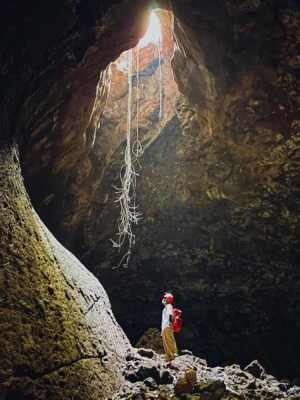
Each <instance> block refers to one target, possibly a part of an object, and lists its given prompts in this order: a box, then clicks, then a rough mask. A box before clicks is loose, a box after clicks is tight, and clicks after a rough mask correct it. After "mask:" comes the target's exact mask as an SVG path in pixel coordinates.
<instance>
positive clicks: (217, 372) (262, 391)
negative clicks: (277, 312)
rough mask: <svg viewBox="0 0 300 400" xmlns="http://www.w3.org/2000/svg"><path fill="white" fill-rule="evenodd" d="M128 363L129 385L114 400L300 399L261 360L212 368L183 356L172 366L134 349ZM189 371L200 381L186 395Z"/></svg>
mask: <svg viewBox="0 0 300 400" xmlns="http://www.w3.org/2000/svg"><path fill="white" fill-rule="evenodd" d="M183 353H185V352H183ZM188 353H190V352H188ZM126 360H127V364H126V367H125V368H124V371H123V375H124V377H125V379H126V383H125V384H124V386H123V387H122V389H121V390H120V391H119V393H117V394H116V395H115V396H114V397H113V398H111V399H110V400H125V399H126V400H148V399H149V400H150V399H161V400H168V399H173V400H280V399H288V400H299V399H300V387H298V386H293V385H292V384H290V383H286V382H285V383H283V382H280V381H278V380H277V379H276V378H275V377H273V376H272V375H268V374H267V373H266V371H265V369H264V368H263V367H262V366H261V365H260V364H259V362H258V361H257V360H255V361H253V362H252V363H251V364H249V365H248V366H247V367H245V368H244V369H242V368H241V367H240V366H239V365H236V364H234V365H230V366H227V367H224V368H222V367H215V368H211V367H208V366H207V362H206V361H205V360H203V359H201V358H199V357H195V356H193V355H192V354H183V355H180V356H178V357H177V358H176V359H175V360H174V361H173V363H172V365H171V366H170V365H167V364H166V363H165V362H164V359H163V356H162V355H160V354H157V353H155V352H154V351H152V350H150V349H144V348H140V349H134V352H130V353H128V355H127V359H126ZM186 371H195V373H196V378H197V380H196V383H195V384H194V383H192V384H191V385H190V388H189V389H186V391H187V392H182V390H181V389H182V387H183V386H182V382H183V378H184V376H185V373H186ZM192 375H193V374H192ZM187 387H188V386H187Z"/></svg>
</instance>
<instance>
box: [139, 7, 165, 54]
mask: <svg viewBox="0 0 300 400" xmlns="http://www.w3.org/2000/svg"><path fill="white" fill-rule="evenodd" d="M159 41H161V29H160V22H159V19H158V18H157V16H156V14H155V12H154V11H151V14H150V22H149V26H148V29H147V32H146V33H145V35H144V36H143V37H142V39H140V41H139V43H138V46H139V47H145V46H147V45H148V44H149V43H158V42H159Z"/></svg>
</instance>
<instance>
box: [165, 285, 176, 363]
mask: <svg viewBox="0 0 300 400" xmlns="http://www.w3.org/2000/svg"><path fill="white" fill-rule="evenodd" d="M173 300H174V297H173V295H172V294H171V293H165V294H164V296H163V299H162V304H163V305H164V309H163V312H162V320H161V335H162V341H163V346H164V352H165V360H166V362H167V363H169V364H171V361H172V360H174V358H175V357H176V356H178V351H177V346H176V341H175V338H174V330H173V325H172V321H173V306H172V303H173Z"/></svg>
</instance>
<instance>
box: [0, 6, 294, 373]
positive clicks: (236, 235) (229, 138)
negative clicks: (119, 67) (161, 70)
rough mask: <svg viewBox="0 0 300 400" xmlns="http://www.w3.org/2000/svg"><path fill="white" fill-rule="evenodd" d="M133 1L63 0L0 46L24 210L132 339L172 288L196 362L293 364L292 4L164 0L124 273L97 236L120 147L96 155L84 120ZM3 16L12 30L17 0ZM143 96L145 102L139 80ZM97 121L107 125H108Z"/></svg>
mask: <svg viewBox="0 0 300 400" xmlns="http://www.w3.org/2000/svg"><path fill="white" fill-rule="evenodd" d="M83 3H84V4H83ZM137 3H138V4H137ZM146 3H147V2H145V3H144V2H133V1H132V2H130V1H126V2H121V7H115V8H114V9H111V10H110V12H109V13H108V14H107V15H106V17H105V18H103V16H104V14H105V12H106V11H107V10H108V8H109V6H110V5H112V2H99V1H90V2H72V1H71V2H68V3H67V4H65V8H59V9H60V10H61V11H60V12H59V18H58V16H57V13H56V12H55V13H51V12H48V11H49V10H47V12H44V10H40V15H42V16H43V18H42V19H39V18H34V15H31V14H30V15H31V17H30V18H29V21H28V20H26V19H25V24H28V22H30V23H31V25H32V29H31V30H30V31H29V32H28V34H27V35H24V42H23V43H21V45H19V44H18V43H17V40H15V39H16V37H17V34H18V33H19V35H20V31H21V30H22V29H21V30H19V31H18V30H17V31H10V35H9V36H8V37H6V39H8V40H7V48H4V50H3V47H1V52H2V53H1V54H4V56H6V58H5V63H2V72H3V73H4V77H5V82H6V84H5V86H3V87H1V90H3V91H4V94H5V96H2V98H4V99H5V104H6V107H4V108H1V113H0V115H1V123H2V130H1V135H4V136H5V137H8V136H9V135H11V133H12V132H14V133H15V134H19V136H22V135H24V133H26V134H27V138H28V141H25V142H23V151H24V153H23V154H24V162H23V165H24V170H25V174H26V181H27V185H28V188H29V191H30V195H31V196H32V198H33V200H34V204H35V205H36V208H37V209H38V211H39V213H40V215H41V216H42V218H43V219H45V221H46V222H47V225H48V226H51V228H52V229H53V230H54V232H55V233H56V234H57V235H58V236H59V238H60V239H61V240H63V241H64V243H66V244H68V246H69V248H70V249H72V250H74V251H76V252H77V255H78V256H80V257H81V258H82V259H83V260H84V261H85V262H86V263H87V264H88V265H89V266H90V268H91V270H93V271H94V272H95V273H96V274H97V275H98V276H99V277H100V278H101V281H102V282H103V283H104V284H105V287H106V288H107V289H108V291H109V294H110V295H111V298H112V303H113V308H114V310H115V312H116V314H117V317H118V320H119V321H120V322H121V324H122V325H123V326H124V327H125V328H126V331H127V332H128V333H129V334H130V337H131V339H132V340H133V341H135V340H136V339H138V337H140V336H141V334H142V333H143V332H144V331H145V330H146V329H147V328H148V327H149V326H158V324H159V318H160V312H161V310H160V296H161V293H162V291H164V290H165V289H173V291H174V294H175V296H176V300H177V304H178V305H180V308H181V307H182V308H183V309H184V318H185V319H184V330H183V332H182V334H181V339H180V337H179V341H181V343H182V345H184V347H186V346H190V347H193V349H194V351H195V352H196V353H198V354H201V355H203V356H205V357H207V358H208V360H209V362H214V363H216V362H230V361H231V362H232V361H239V362H242V363H248V362H249V361H250V360H252V359H253V358H258V359H259V360H260V361H263V364H264V365H266V367H267V369H268V370H269V371H271V372H272V373H274V374H281V375H285V376H287V375H289V376H295V375H296V374H298V360H299V353H300V344H299V337H300V333H299V325H300V323H299V315H300V314H299V304H300V302H299V299H300V293H299V290H300V289H299V288H300V285H299V268H298V259H299V227H300V225H299V215H298V213H299V182H300V179H299V168H298V163H299V149H300V147H299V143H300V142H299V116H298V108H299V96H298V89H299V87H298V83H297V80H298V78H299V70H298V69H299V57H298V56H297V48H298V46H299V7H298V2H297V1H296V0H295V1H293V0H284V1H281V0H280V1H272V0H271V1H268V2H265V1H259V0H253V1H252V0H243V1H235V0H225V1H219V0H214V1H210V2H207V1H202V0H199V1H197V2H195V1H188V0H186V1H176V0H172V2H171V3H172V7H173V11H174V13H175V16H176V17H177V18H178V21H177V22H176V21H175V31H176V35H177V38H178V40H179V42H180V48H181V52H178V51H177V53H176V54H175V57H174V59H173V61H172V66H173V70H174V75H175V78H176V82H177V84H178V88H179V90H180V91H181V92H182V96H181V98H180V101H178V102H177V105H176V107H174V109H173V110H172V112H173V114H174V115H173V117H172V118H171V119H169V118H168V120H167V121H164V126H161V127H160V132H156V131H155V132H153V133H154V134H155V135H154V137H155V138H156V139H155V140H154V141H151V144H150V145H149V146H148V147H147V148H146V150H145V152H144V154H143V157H142V159H141V163H142V166H143V169H142V171H141V177H140V180H139V193H138V196H139V203H140V209H141V211H142V213H143V214H144V219H143V221H142V223H141V224H140V225H139V227H137V229H136V231H135V232H136V235H137V243H136V246H135V254H134V255H133V258H132V263H131V266H130V269H129V270H128V271H123V270H113V271H112V270H111V268H112V267H113V266H115V265H116V264H117V263H118V260H119V259H120V255H119V254H116V253H114V252H113V251H112V249H111V247H110V242H109V238H110V237H112V236H113V234H114V233H115V231H114V223H115V219H116V216H117V213H116V209H115V208H114V206H113V199H114V193H113V191H114V190H113V185H114V184H115V183H117V182H118V180H117V173H118V167H119V165H120V164H121V162H122V148H123V147H122V146H123V145H122V144H119V145H118V146H119V147H115V145H116V144H117V143H115V142H114V141H111V144H112V146H113V148H107V151H108V153H111V154H112V155H113V156H112V157H111V158H110V159H104V161H103V157H102V158H101V157H99V154H100V153H101V151H102V150H101V149H102V147H101V146H102V143H101V134H102V133H101V132H102V131H101V127H100V129H98V130H96V137H95V129H94V128H95V125H96V124H97V123H98V120H97V118H95V119H94V118H92V121H90V119H89V118H90V114H91V110H92V108H93V104H94V94H95V87H96V84H97V82H98V77H99V74H100V70H103V71H102V75H101V81H100V84H99V87H98V94H99V99H100V101H99V104H98V108H99V111H100V110H102V109H103V104H104V102H105V99H106V95H107V88H108V83H109V76H108V71H107V70H105V68H106V66H107V64H108V63H109V62H110V61H112V60H114V59H115V58H116V57H117V56H118V55H119V54H120V53H121V51H123V50H124V49H127V48H129V47H130V46H132V45H135V44H136V43H137V40H138V37H139V36H140V35H141V34H142V30H143V24H142V23H141V24H140V22H142V21H143V15H144V14H143V10H144V6H145V5H146ZM161 3H165V5H166V6H168V4H169V2H161ZM36 4H40V3H39V2H36ZM49 4H50V3H49ZM51 4H53V7H55V5H56V3H55V2H52V3H51ZM10 7H12V9H13V6H10ZM135 7H136V8H135ZM33 10H35V8H33ZM1 14H2V15H4V16H5V12H4V13H1ZM12 14H13V13H12ZM15 15H16V17H15V18H16V20H15V22H16V24H14V26H15V25H16V26H21V27H22V23H23V22H24V21H23V13H22V8H21V9H19V10H18V12H17V13H16V14H15ZM131 17H132V18H131ZM51 18H55V19H56V22H57V23H56V24H55V27H56V29H55V32H53V29H52V30H47V29H39V28H40V26H41V25H42V26H43V27H44V26H54V24H52V20H51ZM7 20H8V21H9V20H10V19H9V18H8V19H7ZM32 21H33V22H34V21H35V22H36V21H38V22H39V23H38V24H32ZM40 22H41V23H40ZM67 22H68V23H67ZM3 26H5V25H3V24H1V28H3ZM41 32H42V34H41ZM46 32H47V34H49V36H47V35H46ZM28 35H29V38H28V37H27V36H28ZM37 37H38V38H39V40H37V39H36V38H37ZM26 43H27V44H26ZM25 44H26V46H25ZM14 46H15V47H14ZM22 46H23V47H22ZM87 49H89V50H87ZM10 52H11V53H12V54H13V53H15V54H18V57H17V56H15V57H11V56H10V54H11V53H10ZM7 54H8V55H7ZM32 55H33V57H32ZM32 60H34V62H33V61H32ZM17 70H20V74H19V75H18V79H16V71H17ZM7 71H8V72H7ZM144 95H145V96H146V99H149V98H152V97H154V98H156V94H155V95H153V93H151V91H149V87H147V86H145V93H144ZM151 96H152V97H151ZM24 99H25V100H24ZM124 101H126V98H124ZM17 116H18V117H17ZM90 122H91V124H90ZM106 122H107V121H106ZM154 125H155V120H154V121H153V119H152V120H149V121H148V125H146V126H145V128H148V129H149V130H150V131H151V130H152V129H153V126H154ZM105 129H107V131H109V130H110V131H111V133H112V135H113V133H114V130H115V126H111V127H109V124H106V127H105V124H104V126H103V132H104V130H105ZM104 137H107V136H105V135H104V136H103V137H102V139H103V138H104ZM93 145H94V146H93ZM108 200H109V201H108Z"/></svg>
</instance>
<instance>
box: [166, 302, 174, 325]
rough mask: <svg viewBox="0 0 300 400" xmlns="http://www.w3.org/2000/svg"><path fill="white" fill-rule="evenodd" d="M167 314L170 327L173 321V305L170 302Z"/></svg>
mask: <svg viewBox="0 0 300 400" xmlns="http://www.w3.org/2000/svg"><path fill="white" fill-rule="evenodd" d="M167 307H168V314H169V326H170V328H171V327H172V321H173V307H172V306H171V304H168V306H167Z"/></svg>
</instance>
